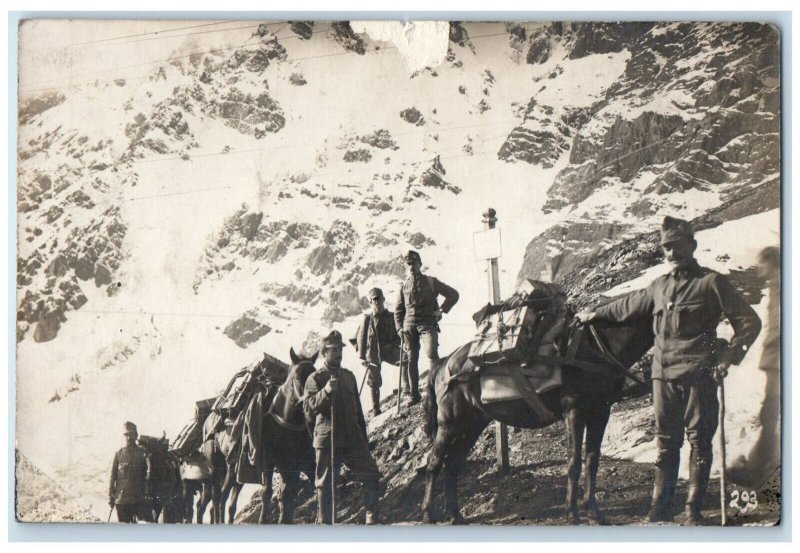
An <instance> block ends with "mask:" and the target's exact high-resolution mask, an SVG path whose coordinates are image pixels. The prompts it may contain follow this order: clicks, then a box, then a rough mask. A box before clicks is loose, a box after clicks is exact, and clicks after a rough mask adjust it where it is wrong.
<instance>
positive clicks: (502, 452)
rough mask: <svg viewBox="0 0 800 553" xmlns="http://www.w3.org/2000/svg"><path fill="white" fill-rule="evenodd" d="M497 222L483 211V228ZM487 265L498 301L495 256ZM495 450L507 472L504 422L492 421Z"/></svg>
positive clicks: (502, 470)
mask: <svg viewBox="0 0 800 553" xmlns="http://www.w3.org/2000/svg"><path fill="white" fill-rule="evenodd" d="M496 224H497V212H496V211H495V210H494V209H492V208H491V207H490V208H489V209H487V210H486V211H485V212H484V213H483V228H484V229H486V230H490V229H493V228H494V227H495V225H496ZM488 263H489V266H488V269H489V299H490V301H491V303H493V304H498V303H500V269H499V267H498V264H497V258H496V257H495V258H492V259H490V260H489V261H488ZM494 436H495V450H496V452H497V470H498V472H499V473H500V474H508V470H509V465H508V426H507V425H506V424H505V423H502V422H499V421H495V423H494Z"/></svg>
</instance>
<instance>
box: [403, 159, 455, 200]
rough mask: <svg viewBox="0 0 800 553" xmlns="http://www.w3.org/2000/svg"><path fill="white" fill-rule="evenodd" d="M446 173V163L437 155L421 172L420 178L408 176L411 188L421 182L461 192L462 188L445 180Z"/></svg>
mask: <svg viewBox="0 0 800 553" xmlns="http://www.w3.org/2000/svg"><path fill="white" fill-rule="evenodd" d="M446 174H447V171H446V170H445V168H444V165H442V160H441V158H440V157H439V156H438V155H437V156H436V157H435V158H433V160H432V162H431V165H430V167H428V168H427V169H425V171H423V172H422V174H420V176H419V179H417V178H416V177H415V176H413V175H412V176H410V177H409V178H408V183H409V188H411V186H413V185H414V183H415V182H419V184H420V185H421V186H425V187H430V188H440V189H442V190H448V191H450V192H452V193H453V194H460V193H461V188H459V187H458V186H456V185H454V184H450V183H449V182H447V181H446V180H444V176H445V175H446Z"/></svg>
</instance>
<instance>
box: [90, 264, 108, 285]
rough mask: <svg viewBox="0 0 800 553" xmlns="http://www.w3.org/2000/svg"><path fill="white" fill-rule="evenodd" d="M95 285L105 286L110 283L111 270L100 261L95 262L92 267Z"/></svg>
mask: <svg viewBox="0 0 800 553" xmlns="http://www.w3.org/2000/svg"><path fill="white" fill-rule="evenodd" d="M94 284H95V286H98V287H99V286H105V285H106V284H111V271H110V270H109V269H108V268H107V267H106V266H105V265H103V264H102V263H97V264H96V265H95V268H94Z"/></svg>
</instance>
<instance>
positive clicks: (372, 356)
mask: <svg viewBox="0 0 800 553" xmlns="http://www.w3.org/2000/svg"><path fill="white" fill-rule="evenodd" d="M369 301H370V312H369V313H368V314H366V315H365V316H364V318H363V319H362V321H361V325H360V326H359V327H358V333H357V334H356V339H357V349H358V355H359V357H360V358H361V364H362V365H363V366H364V369H365V370H366V371H367V386H369V388H370V390H371V391H372V413H373V414H374V415H379V414H380V412H381V384H382V383H383V381H382V379H381V364H382V363H384V362H386V363H391V364H392V365H398V366H399V365H400V336H399V335H398V333H397V327H396V326H395V324H394V315H393V313H392V312H391V311H389V310H387V309H386V305H385V298H384V296H383V290H381V289H380V288H373V289H372V290H370V291H369ZM404 364H405V363H404ZM401 370H403V369H401Z"/></svg>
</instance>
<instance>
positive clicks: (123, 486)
mask: <svg viewBox="0 0 800 553" xmlns="http://www.w3.org/2000/svg"><path fill="white" fill-rule="evenodd" d="M149 479H150V460H149V458H148V456H147V454H146V453H145V450H144V449H143V448H141V447H139V446H138V445H136V444H133V445H126V446H125V447H123V448H122V449H120V450H119V451H117V452H116V453H115V454H114V461H113V462H112V463H111V475H110V477H109V483H108V497H109V499H113V500H114V503H115V504H116V505H134V504H138V503H141V502H143V501H144V499H145V487H146V485H147V482H148V481H149Z"/></svg>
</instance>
